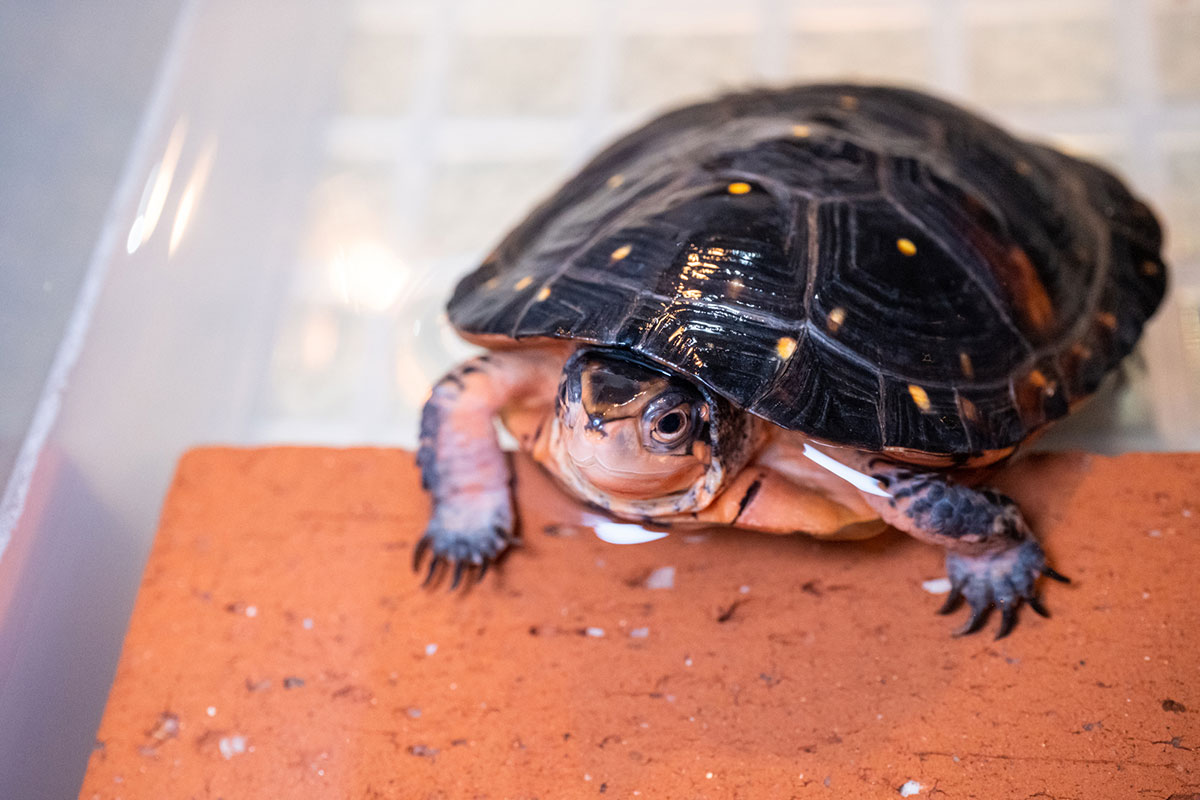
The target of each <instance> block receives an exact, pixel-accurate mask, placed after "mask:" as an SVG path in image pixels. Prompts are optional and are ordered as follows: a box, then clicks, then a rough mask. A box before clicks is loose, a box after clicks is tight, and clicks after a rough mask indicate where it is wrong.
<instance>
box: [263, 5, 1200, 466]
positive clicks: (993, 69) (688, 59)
mask: <svg viewBox="0 0 1200 800" xmlns="http://www.w3.org/2000/svg"><path fill="white" fill-rule="evenodd" d="M1198 42H1200V2H1197V0H1113V1H1112V2H1106V1H1103V0H1063V1H1062V2H1054V3H1046V2H1040V1H1039V0H1010V1H1007V2H1004V3H997V2H993V1H992V0H965V1H964V2H955V1H954V0H901V1H900V2H885V1H883V0H874V1H872V0H859V1H858V2H844V3H838V4H829V3H820V2H805V1H804V0H800V1H799V2H791V3H789V2H783V0H762V2H757V3H728V2H716V1H713V0H686V2H685V1H683V0H659V2H655V3H644V2H636V0H627V1H625V2H620V1H618V0H593V2H576V3H570V4H563V3H558V2H553V1H552V0H519V1H518V2H508V3H503V4H495V3H488V2H482V1H478V2H476V1H473V0H461V1H460V2H454V3H446V2H417V1H412V2H405V1H404V0H395V1H392V2H386V1H385V0H363V1H362V2H359V3H358V4H357V6H355V10H354V12H353V18H352V30H351V34H350V37H349V43H348V47H347V49H346V51H345V56H344V60H343V63H342V67H341V76H340V94H339V98H338V102H337V110H336V114H335V116H334V118H333V120H332V122H331V125H330V130H329V138H328V142H329V144H328V163H327V164H326V165H325V172H324V177H323V179H322V180H321V181H320V185H319V187H318V188H317V189H316V191H315V192H314V194H313V198H312V204H311V224H310V226H309V228H310V235H309V236H308V237H307V240H306V242H305V246H304V251H303V255H302V258H301V261H302V266H301V268H300V271H299V273H298V280H297V283H296V293H295V296H294V298H293V299H292V301H291V304H290V306H289V309H288V311H287V313H286V317H287V319H286V322H285V323H284V324H283V325H282V326H281V328H280V329H279V331H278V336H277V340H276V345H275V352H274V357H273V363H274V367H273V369H272V370H271V373H270V380H269V383H268V385H266V386H264V389H263V394H262V398H261V402H260V404H259V406H258V410H257V416H256V423H255V427H254V436H256V437H257V438H260V439H263V440H296V439H300V440H316V441H326V440H332V441H343V440H364V441H371V440H378V439H379V438H380V437H381V436H382V437H383V438H384V439H385V440H389V441H397V442H400V443H411V441H412V435H413V432H414V431H415V424H414V423H415V415H416V409H417V405H418V404H419V401H420V399H421V397H422V394H423V392H424V390H425V387H426V386H427V385H428V383H429V382H430V381H431V380H432V379H434V378H435V377H436V374H437V373H438V371H439V370H441V369H442V368H444V367H445V365H446V364H447V363H449V362H450V361H451V360H453V359H454V358H456V357H458V356H459V355H461V353H462V352H463V351H462V349H461V348H460V347H458V346H456V344H455V343H454V341H453V337H452V336H449V335H448V334H447V332H446V330H445V328H444V326H443V325H441V324H440V323H439V317H438V309H439V308H440V306H441V305H442V303H443V302H444V299H445V297H446V295H447V294H448V292H449V290H450V288H451V287H452V285H453V282H454V280H455V279H456V278H457V277H458V276H459V275H461V274H462V273H463V272H464V271H466V270H468V269H469V268H470V267H471V265H472V264H473V263H474V261H475V260H476V259H477V258H478V257H479V256H480V255H481V254H482V253H483V252H484V251H485V250H486V249H487V248H488V246H489V245H490V244H492V243H494V242H495V241H496V240H497V239H498V238H499V237H500V236H501V235H502V234H503V232H504V231H505V230H506V229H507V228H508V227H509V226H511V225H512V224H513V223H515V222H516V221H518V220H519V219H520V217H521V216H522V215H523V213H524V212H525V211H526V210H527V209H528V208H529V207H530V206H531V204H532V203H533V202H534V201H535V200H537V199H538V198H539V197H541V196H542V195H544V194H545V193H547V192H548V191H549V190H550V189H551V188H553V187H554V186H555V184H557V183H558V182H559V181H560V180H562V179H563V178H564V177H566V176H567V175H568V174H569V173H570V172H571V171H572V169H573V168H575V167H577V166H578V165H579V164H580V163H581V162H582V161H583V160H584V159H585V158H586V156H587V155H588V154H589V153H590V152H593V151H595V150H596V149H597V148H598V147H600V146H601V145H602V144H603V143H604V142H605V141H606V140H607V139H609V138H610V137H611V136H613V135H616V134H617V133H619V132H620V131H621V130H623V129H625V128H627V127H629V126H631V125H633V124H635V123H636V122H637V121H639V120H642V119H645V118H647V117H648V116H650V115H652V114H653V113H654V112H656V111H657V110H659V109H661V108H663V107H667V106H670V105H674V104H679V103H682V102H685V101H687V100H690V99H696V98H703V97H706V96H708V95H710V94H712V93H714V92H719V91H722V90H728V89H734V88H738V87H743V86H747V85H752V84H759V83H786V82H792V81H803V80H830V79H852V80H858V81H881V82H888V83H901V84H908V85H912V86H917V87H925V88H928V89H930V90H933V91H936V92H939V93H942V94H945V95H948V96H950V97H953V98H957V99H959V100H960V101H962V102H965V103H967V104H969V105H971V106H973V107H975V108H976V109H978V110H981V111H983V112H985V113H986V114H988V115H990V116H992V117H995V118H997V119H999V120H1001V121H1004V122H1006V123H1008V124H1010V125H1011V126H1013V127H1014V128H1016V129H1017V130H1020V131H1023V132H1025V133H1026V134H1028V135H1030V136H1034V137H1039V138H1045V139H1050V140H1052V141H1054V142H1056V143H1058V144H1059V145H1061V146H1063V147H1065V148H1069V149H1071V150H1074V151H1077V152H1080V153H1084V154H1087V155H1090V156H1093V157H1095V158H1098V159H1100V160H1102V161H1104V162H1107V163H1108V164H1110V165H1114V166H1115V167H1116V168H1117V169H1118V170H1120V171H1121V172H1122V173H1123V174H1124V175H1126V176H1127V177H1128V178H1129V179H1130V181H1131V182H1132V183H1133V184H1134V185H1135V186H1136V187H1137V189H1138V190H1139V191H1140V192H1141V193H1143V194H1145V195H1147V196H1149V197H1150V198H1151V200H1152V201H1153V202H1154V204H1155V205H1156V206H1157V207H1158V208H1159V209H1160V211H1161V212H1162V213H1163V215H1164V216H1165V219H1166V222H1167V224H1168V227H1169V233H1170V253H1171V256H1172V259H1173V261H1174V265H1175V268H1176V276H1177V277H1176V287H1177V290H1176V293H1175V295H1174V297H1173V301H1172V307H1171V308H1170V309H1169V310H1168V312H1167V313H1165V314H1164V315H1163V318H1162V319H1161V320H1160V322H1159V323H1158V325H1157V327H1156V330H1155V331H1153V332H1152V335H1151V337H1150V338H1149V340H1148V342H1149V345H1148V348H1147V352H1148V355H1147V358H1146V359H1145V368H1146V369H1148V370H1149V373H1150V374H1149V375H1148V376H1146V375H1142V376H1141V377H1140V378H1139V379H1138V380H1137V381H1134V384H1133V387H1134V388H1133V389H1132V390H1125V391H1123V392H1122V393H1121V394H1120V396H1118V397H1116V398H1115V399H1113V400H1112V401H1111V402H1110V404H1109V405H1110V406H1111V407H1110V408H1109V409H1108V410H1107V411H1105V412H1103V414H1104V415H1106V416H1105V418H1104V419H1103V420H1101V419H1100V418H1099V417H1097V418H1096V419H1092V420H1088V421H1087V422H1088V424H1087V426H1086V431H1084V430H1083V428H1082V427H1081V429H1080V430H1081V432H1080V433H1078V434H1072V433H1070V432H1068V434H1067V442H1068V443H1074V442H1076V441H1077V440H1078V439H1080V438H1083V439H1084V440H1085V441H1087V437H1093V438H1094V437H1095V436H1096V431H1097V430H1100V431H1101V433H1100V434H1099V436H1100V441H1099V443H1098V446H1101V447H1111V448H1121V447H1131V446H1132V447H1163V446H1176V447H1179V446H1188V443H1191V444H1190V446H1196V444H1197V443H1200V411H1198V410H1197V407H1198V406H1200V396H1198V393H1200V389H1197V388H1196V387H1198V386H1200V322H1198V321H1197V320H1198V317H1197V293H1196V290H1197V288H1200V264H1198V261H1200V45H1198V44H1197V43H1198ZM1139 387H1140V388H1139ZM1163 398H1167V399H1165V400H1164V399H1163ZM1101 413H1102V412H1093V414H1097V415H1099V414H1101Z"/></svg>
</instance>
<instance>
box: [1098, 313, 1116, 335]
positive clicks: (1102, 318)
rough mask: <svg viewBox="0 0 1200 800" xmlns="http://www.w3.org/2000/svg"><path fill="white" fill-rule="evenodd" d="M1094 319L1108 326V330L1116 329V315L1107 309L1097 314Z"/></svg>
mask: <svg viewBox="0 0 1200 800" xmlns="http://www.w3.org/2000/svg"><path fill="white" fill-rule="evenodd" d="M1096 321H1097V322H1099V323H1100V324H1101V325H1103V326H1104V327H1106V328H1108V329H1109V330H1110V331H1115V330H1116V329H1117V318H1116V316H1114V315H1113V314H1110V313H1109V312H1107V311H1101V312H1100V313H1099V314H1097V315H1096Z"/></svg>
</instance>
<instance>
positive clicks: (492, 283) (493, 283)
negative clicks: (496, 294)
mask: <svg viewBox="0 0 1200 800" xmlns="http://www.w3.org/2000/svg"><path fill="white" fill-rule="evenodd" d="M499 285H500V279H499V278H495V277H492V278H488V279H487V282H486V283H484V284H483V288H485V289H495V288H496V287H497V286H499Z"/></svg>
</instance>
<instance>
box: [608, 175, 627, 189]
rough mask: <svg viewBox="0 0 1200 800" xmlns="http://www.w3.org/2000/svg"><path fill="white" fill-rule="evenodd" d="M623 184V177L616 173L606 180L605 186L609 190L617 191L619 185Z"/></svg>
mask: <svg viewBox="0 0 1200 800" xmlns="http://www.w3.org/2000/svg"><path fill="white" fill-rule="evenodd" d="M623 183H625V176H624V175H622V174H621V173H619V172H618V173H617V174H616V175H613V176H612V177H611V178H609V179H608V181H607V186H608V188H610V189H617V188H620V186H621V184H623Z"/></svg>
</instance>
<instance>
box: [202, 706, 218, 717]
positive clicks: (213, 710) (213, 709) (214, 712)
mask: <svg viewBox="0 0 1200 800" xmlns="http://www.w3.org/2000/svg"><path fill="white" fill-rule="evenodd" d="M204 713H205V714H208V715H209V716H210V717H215V716H216V715H217V707H216V706H209V707H208V708H206V709H204Z"/></svg>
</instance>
